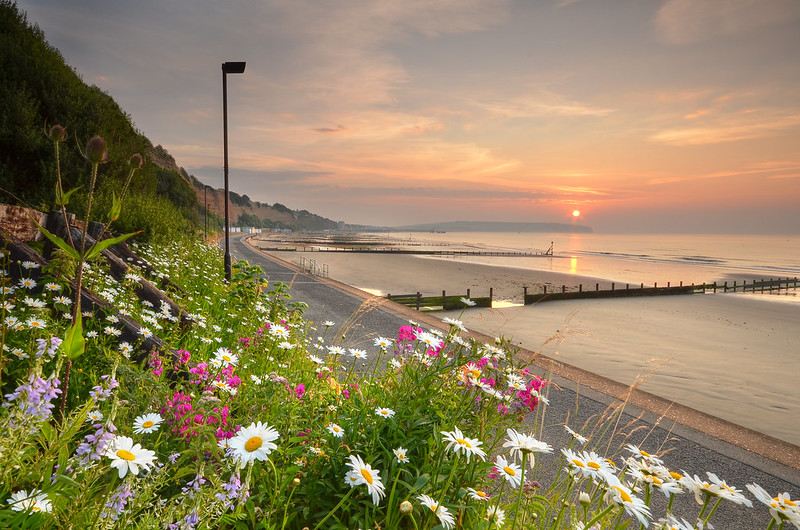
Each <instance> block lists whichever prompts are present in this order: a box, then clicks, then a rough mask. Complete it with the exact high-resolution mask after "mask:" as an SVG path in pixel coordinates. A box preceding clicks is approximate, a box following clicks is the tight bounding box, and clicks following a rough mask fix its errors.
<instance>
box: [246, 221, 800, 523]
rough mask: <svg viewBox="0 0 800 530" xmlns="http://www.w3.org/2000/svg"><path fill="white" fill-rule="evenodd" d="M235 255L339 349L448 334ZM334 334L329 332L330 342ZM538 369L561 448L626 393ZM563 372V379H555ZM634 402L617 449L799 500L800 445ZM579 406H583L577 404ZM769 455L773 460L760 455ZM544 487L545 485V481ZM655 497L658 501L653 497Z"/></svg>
mask: <svg viewBox="0 0 800 530" xmlns="http://www.w3.org/2000/svg"><path fill="white" fill-rule="evenodd" d="M231 252H232V255H233V258H234V261H235V260H237V259H244V260H247V261H248V262H249V263H251V264H253V265H258V266H260V267H261V268H262V269H264V271H265V275H266V277H267V278H268V279H269V282H270V284H272V283H274V282H278V281H280V282H283V283H286V284H291V290H290V294H291V295H292V299H293V300H297V301H302V302H305V303H307V304H308V305H309V308H308V310H306V318H307V320H309V321H311V322H314V323H316V324H317V326H318V327H319V330H320V333H321V331H322V329H323V328H322V324H323V322H325V321H332V322H334V323H335V325H334V326H333V328H332V330H331V331H333V332H335V333H336V336H337V337H339V339H338V340H339V341H338V342H337V344H341V345H344V346H347V347H359V348H362V349H365V350H367V351H368V352H369V351H373V350H374V346H373V345H372V341H373V339H374V338H375V337H378V336H384V337H390V338H394V337H396V333H397V329H398V328H399V327H400V326H403V325H406V324H407V323H408V321H409V320H410V319H413V320H414V321H415V322H418V323H419V324H420V325H421V326H423V327H426V328H432V327H438V328H440V329H446V327H445V326H443V324H442V322H441V320H439V319H438V318H436V317H434V316H432V315H431V314H425V313H418V312H416V311H413V310H410V309H407V308H405V307H403V306H400V305H398V304H394V303H391V302H387V301H385V300H384V299H382V298H375V297H372V296H371V295H369V294H368V293H365V292H363V291H360V290H358V289H355V288H352V287H350V286H347V285H344V284H342V283H339V282H336V281H334V280H329V279H320V278H315V277H312V276H309V275H307V274H304V273H302V272H299V271H298V270H297V268H296V267H294V266H293V265H292V264H290V263H287V262H285V261H282V260H279V259H277V258H274V257H272V256H269V255H267V254H264V253H262V252H259V251H257V250H255V249H253V248H251V247H249V246H247V245H245V243H244V242H243V241H242V236H237V235H234V236H232V238H231ZM472 335H473V336H475V337H476V338H477V339H478V340H483V341H486V342H488V341H491V340H492V338H491V337H485V336H482V335H480V334H476V333H473V334H472ZM331 336H332V335H331V332H330V331H329V333H328V337H329V339H330V337H331ZM330 342H331V341H330V340H328V343H330ZM521 354H522V355H526V354H527V355H531V352H525V351H523V352H521ZM537 365H539V366H545V367H546V369H547V371H551V372H552V375H551V377H550V379H551V382H552V384H551V385H550V393H549V400H550V405H549V406H548V407H547V410H546V415H545V421H544V435H543V438H544V441H546V442H548V443H550V444H551V445H552V446H553V447H555V448H557V449H558V448H560V447H564V446H565V445H566V442H567V440H566V438H565V433H564V428H563V425H564V423H565V422H567V421H569V425H570V426H571V427H572V428H574V429H576V430H578V431H580V428H581V426H583V425H584V423H585V422H589V423H591V421H592V420H593V418H596V417H599V416H600V415H602V414H603V412H604V411H605V410H606V409H607V407H608V405H609V404H611V403H614V402H615V401H616V400H615V398H614V397H612V396H617V395H621V394H622V391H623V389H622V385H619V384H618V383H615V382H613V381H609V380H607V379H604V378H600V377H598V376H594V375H592V374H589V373H587V372H584V371H582V370H580V369H577V368H575V367H569V366H565V365H559V366H553V365H549V366H548V360H547V359H542V360H537ZM542 373H544V372H543V371H542ZM559 373H560V374H563V375H557V374H559ZM737 399H746V393H744V392H742V393H738V392H736V389H731V406H732V407H735V406H736V400H737ZM630 401H631V402H635V403H636V405H632V404H630V402H629V404H628V405H626V407H625V413H624V414H623V417H622V420H621V421H620V422H619V424H618V425H619V427H620V429H619V430H620V432H622V433H625V434H626V436H625V437H624V438H623V437H620V438H619V439H617V440H615V442H614V445H615V446H617V447H619V446H621V445H624V444H627V443H634V444H639V445H641V447H642V448H643V449H645V450H647V451H650V452H654V453H659V454H661V453H663V452H664V451H666V450H668V451H669V453H668V454H667V455H666V456H665V457H664V460H665V463H666V464H667V465H668V466H669V467H670V469H672V470H676V471H680V470H684V471H686V472H688V473H690V474H697V475H699V476H700V477H701V478H702V479H706V478H707V477H706V476H705V472H706V471H710V472H712V473H715V474H716V475H718V476H719V477H720V478H721V479H723V480H725V481H726V482H727V483H728V484H730V485H733V486H735V487H737V488H739V489H741V490H744V491H745V493H746V495H747V496H748V497H749V498H751V499H752V495H750V494H749V492H747V491H746V489H745V484H747V483H751V482H755V483H757V484H760V485H761V486H763V487H764V488H766V489H767V491H768V492H770V493H771V494H772V495H777V494H778V493H782V492H784V491H788V492H789V493H790V495H791V496H792V498H798V497H800V449H799V448H798V447H796V446H794V445H791V444H787V443H785V442H782V441H780V440H776V439H774V438H770V437H767V436H764V435H760V434H758V433H754V432H753V431H749V430H747V429H743V428H738V427H737V426H735V425H733V424H730V423H727V422H724V421H722V420H718V419H716V418H712V417H710V416H707V415H704V414H701V413H698V412H697V411H694V410H693V409H687V408H686V407H681V406H678V405H675V404H669V403H667V402H665V401H664V400H662V399H660V398H658V397H656V396H652V395H649V394H647V393H643V392H639V391H637V392H636V393H634V395H633V396H632V399H631V400H630ZM576 403H579V406H578V407H576ZM654 412H655V413H654ZM656 413H657V414H656ZM787 421H790V420H787ZM725 440H728V441H725ZM748 448H751V450H748ZM765 454H766V455H768V456H769V458H768V457H765V456H763V455H765ZM541 482H542V483H543V484H547V482H546V479H545V480H542V481H541ZM658 497H660V496H658ZM658 497H655V496H654V499H658ZM660 500H661V499H659V500H658V501H655V502H660ZM698 508H699V507H698V506H697V505H696V504H695V502H694V496H693V495H691V494H688V493H687V494H683V495H682V500H681V501H680V502H678V503H676V512H677V513H679V514H680V515H683V516H685V517H686V518H687V520H691V518H693V517H694V516H695V515H696V514H697V513H698V511H699V510H698ZM655 513H656V514H659V513H663V510H662V511H660V512H659V510H658V509H656V510H655ZM769 519H770V516H769V514H768V512H767V510H766V509H765V508H764V507H763V506H761V505H760V503H758V502H757V501H754V508H753V509H744V508H740V507H738V506H735V505H733V504H731V503H728V502H725V503H722V505H720V507H719V509H718V510H717V512H716V514H715V516H714V518H713V519H712V521H711V522H712V524H714V527H715V528H717V529H725V528H731V529H750V528H766V526H767V523H768V522H769Z"/></svg>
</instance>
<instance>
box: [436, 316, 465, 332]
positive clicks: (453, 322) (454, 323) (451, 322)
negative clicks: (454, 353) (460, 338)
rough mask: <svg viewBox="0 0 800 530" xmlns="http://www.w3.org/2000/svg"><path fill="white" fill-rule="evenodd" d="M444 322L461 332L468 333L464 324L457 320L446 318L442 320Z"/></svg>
mask: <svg viewBox="0 0 800 530" xmlns="http://www.w3.org/2000/svg"><path fill="white" fill-rule="evenodd" d="M442 322H444V323H445V324H449V325H450V326H452V327H454V328H456V329H458V330H459V331H463V332H466V331H467V328H465V327H464V323H463V322H461V321H460V320H456V319H455V318H450V317H444V318H443V319H442Z"/></svg>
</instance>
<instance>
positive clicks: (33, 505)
mask: <svg viewBox="0 0 800 530" xmlns="http://www.w3.org/2000/svg"><path fill="white" fill-rule="evenodd" d="M6 502H7V503H8V504H9V505H10V506H11V509H12V510H14V511H15V512H27V511H31V512H32V513H35V512H45V513H47V512H50V511H51V510H52V509H53V506H52V504H50V500H49V499H48V498H47V495H46V494H44V493H42V491H41V490H38V489H32V490H31V492H30V493H28V491H27V490H20V491H18V492H16V493H12V494H11V497H10V498H8V499H6Z"/></svg>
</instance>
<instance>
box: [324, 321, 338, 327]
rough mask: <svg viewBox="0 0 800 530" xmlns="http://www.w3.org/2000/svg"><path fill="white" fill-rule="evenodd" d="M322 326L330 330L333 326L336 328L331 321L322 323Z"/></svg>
mask: <svg viewBox="0 0 800 530" xmlns="http://www.w3.org/2000/svg"><path fill="white" fill-rule="evenodd" d="M322 325H323V326H325V327H326V328H329V327H331V326H334V325H335V324H334V323H333V322H331V321H330V320H326V321H325V322H323V323H322Z"/></svg>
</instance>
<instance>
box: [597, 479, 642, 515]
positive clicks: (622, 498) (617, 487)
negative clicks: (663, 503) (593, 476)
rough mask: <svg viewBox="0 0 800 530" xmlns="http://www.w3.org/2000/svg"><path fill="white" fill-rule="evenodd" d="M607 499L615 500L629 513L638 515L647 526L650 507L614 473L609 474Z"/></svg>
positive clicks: (609, 500) (608, 500)
mask: <svg viewBox="0 0 800 530" xmlns="http://www.w3.org/2000/svg"><path fill="white" fill-rule="evenodd" d="M605 499H606V502H613V503H614V504H616V505H617V506H622V507H623V508H625V511H626V512H627V513H628V515H632V516H633V517H636V518H637V519H639V522H640V523H642V524H643V525H644V526H647V520H648V519H649V518H650V508H648V506H647V505H646V504H645V503H644V501H643V500H642V499H640V498H638V497H634V496H633V493H632V492H631V490H630V488H628V487H627V486H625V485H624V484H623V483H622V482H620V481H619V479H617V477H616V476H614V475H610V476H609V487H608V489H607V490H606V495H605Z"/></svg>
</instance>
